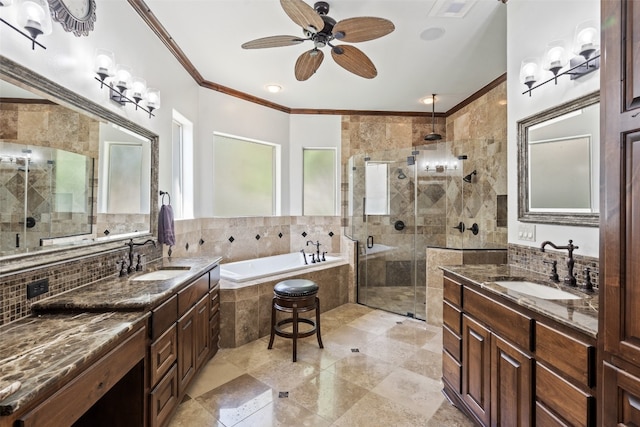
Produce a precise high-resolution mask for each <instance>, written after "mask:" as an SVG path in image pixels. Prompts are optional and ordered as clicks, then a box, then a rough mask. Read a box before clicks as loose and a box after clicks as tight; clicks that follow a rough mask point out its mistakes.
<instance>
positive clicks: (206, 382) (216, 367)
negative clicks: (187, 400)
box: [187, 357, 245, 397]
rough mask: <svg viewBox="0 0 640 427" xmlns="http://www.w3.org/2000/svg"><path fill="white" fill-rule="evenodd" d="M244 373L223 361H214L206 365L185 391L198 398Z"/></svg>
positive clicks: (214, 359) (242, 370)
mask: <svg viewBox="0 0 640 427" xmlns="http://www.w3.org/2000/svg"><path fill="white" fill-rule="evenodd" d="M244 373H245V371H244V369H240V368H238V367H237V366H236V365H234V364H232V363H229V362H227V361H226V360H225V359H219V360H218V359H216V358H215V357H214V358H213V359H212V360H211V362H210V363H207V364H206V365H205V366H204V367H203V368H202V371H201V372H200V373H199V374H198V376H197V377H196V378H195V379H194V380H193V383H192V384H191V385H190V386H189V389H188V390H187V395H189V396H191V397H198V396H200V395H201V394H203V393H206V392H207V391H209V390H213V389H214V388H216V387H219V386H221V385H222V384H225V383H227V382H229V381H231V380H233V379H235V378H237V377H239V376H241V375H243V374H244Z"/></svg>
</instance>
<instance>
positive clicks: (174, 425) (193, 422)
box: [169, 399, 225, 427]
mask: <svg viewBox="0 0 640 427" xmlns="http://www.w3.org/2000/svg"><path fill="white" fill-rule="evenodd" d="M194 426H208V427H225V426H224V425H223V424H221V423H220V422H218V420H217V419H216V417H215V416H214V415H212V414H211V413H210V412H208V411H207V410H206V409H204V408H203V407H202V405H200V403H199V402H196V401H195V400H193V399H190V400H188V401H186V402H184V403H182V404H181V405H180V406H178V411H177V412H176V414H175V416H174V417H173V419H172V420H171V422H169V427H194Z"/></svg>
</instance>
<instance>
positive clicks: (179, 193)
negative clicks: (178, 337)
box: [169, 110, 193, 219]
mask: <svg viewBox="0 0 640 427" xmlns="http://www.w3.org/2000/svg"><path fill="white" fill-rule="evenodd" d="M171 132H172V138H171V139H172V141H171V190H170V192H169V194H170V195H171V205H172V207H173V215H174V217H175V218H179V219H183V218H193V173H192V172H191V171H192V170H193V168H192V167H189V165H192V164H193V124H192V123H191V122H190V121H189V120H187V119H186V118H185V117H184V116H183V115H182V114H180V113H178V112H177V111H175V110H173V123H172V126H171Z"/></svg>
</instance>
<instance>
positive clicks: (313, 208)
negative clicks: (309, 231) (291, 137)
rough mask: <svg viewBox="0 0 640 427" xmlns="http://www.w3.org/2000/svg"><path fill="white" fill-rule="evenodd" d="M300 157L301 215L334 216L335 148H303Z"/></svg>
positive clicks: (335, 198) (335, 202)
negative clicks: (301, 183)
mask: <svg viewBox="0 0 640 427" xmlns="http://www.w3.org/2000/svg"><path fill="white" fill-rule="evenodd" d="M302 157H303V160H302V163H303V171H302V173H303V178H302V180H303V188H302V214H303V215H327V216H333V215H336V207H337V194H336V193H337V191H336V188H337V187H336V182H337V173H336V150H335V148H304V149H303V151H302Z"/></svg>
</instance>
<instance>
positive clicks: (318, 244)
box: [307, 240, 320, 262]
mask: <svg viewBox="0 0 640 427" xmlns="http://www.w3.org/2000/svg"><path fill="white" fill-rule="evenodd" d="M309 243H311V244H312V245H313V246H315V247H316V257H317V259H318V262H320V241H318V240H316V242H315V243H313V242H312V241H311V240H307V246H309ZM311 262H313V261H311Z"/></svg>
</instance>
